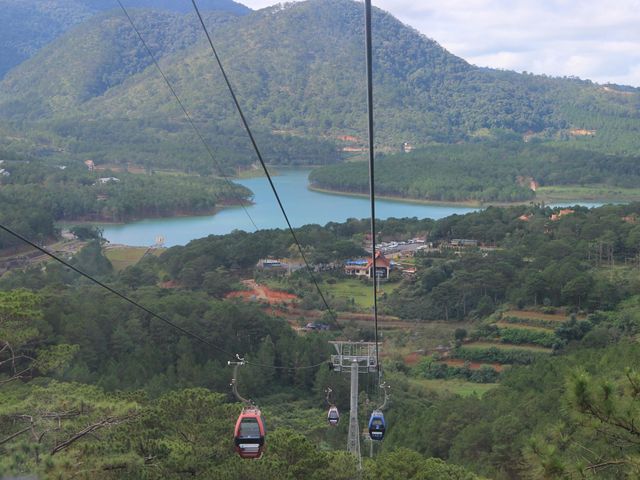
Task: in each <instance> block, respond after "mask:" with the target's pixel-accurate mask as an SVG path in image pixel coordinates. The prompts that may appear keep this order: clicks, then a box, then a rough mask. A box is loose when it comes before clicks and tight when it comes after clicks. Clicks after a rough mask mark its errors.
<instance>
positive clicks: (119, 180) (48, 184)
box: [0, 159, 251, 249]
mask: <svg viewBox="0 0 640 480" xmlns="http://www.w3.org/2000/svg"><path fill="white" fill-rule="evenodd" d="M2 168H3V169H4V170H5V171H6V172H9V173H10V175H8V176H3V177H0V178H1V179H0V222H2V223H3V224H5V225H7V226H10V227H11V228H14V229H15V230H16V231H19V232H21V233H22V234H23V235H26V236H27V237H29V238H32V239H34V240H36V241H38V242H43V241H45V240H47V239H52V238H54V237H55V226H54V222H58V221H62V222H73V221H107V222H114V221H115V222H122V221H127V220H133V219H136V218H147V217H162V216H171V215H178V214H185V213H190V214H197V213H210V212H212V211H213V209H214V208H215V207H216V206H220V205H238V204H240V203H243V202H247V201H249V200H250V196H251V192H250V191H249V190H248V189H246V188H244V187H242V186H240V185H236V184H233V183H230V182H228V181H226V180H223V179H220V178H212V177H198V176H186V175H162V174H153V175H142V174H137V175H136V174H131V173H124V172H112V171H109V170H107V171H100V172H97V171H92V172H90V171H88V170H87V168H86V166H84V165H83V166H82V167H79V166H69V167H65V166H49V165H47V164H43V163H42V162H39V161H37V160H32V161H29V160H24V159H23V160H13V161H11V160H5V161H3V163H2ZM18 245H19V242H18V241H16V239H14V238H12V237H10V236H8V235H6V234H4V233H3V234H0V249H2V248H6V247H11V246H18Z"/></svg>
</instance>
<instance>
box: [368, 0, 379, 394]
mask: <svg viewBox="0 0 640 480" xmlns="http://www.w3.org/2000/svg"><path fill="white" fill-rule="evenodd" d="M364 22H365V49H366V56H367V127H368V128H367V130H368V133H369V200H370V203H371V258H372V265H371V268H372V269H373V274H372V277H373V326H374V341H375V343H376V368H377V371H378V385H380V358H379V355H378V287H377V283H378V282H377V279H378V271H377V269H376V187H375V182H374V180H375V175H374V173H375V172H374V159H375V155H374V137H373V133H374V131H373V53H372V52H373V48H372V40H371V37H372V35H371V30H372V29H371V0H365V2H364Z"/></svg>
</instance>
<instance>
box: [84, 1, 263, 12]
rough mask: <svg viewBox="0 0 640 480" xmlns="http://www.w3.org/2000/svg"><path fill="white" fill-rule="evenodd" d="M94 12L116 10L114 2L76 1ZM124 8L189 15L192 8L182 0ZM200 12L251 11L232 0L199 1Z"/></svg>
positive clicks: (132, 3) (139, 3) (128, 3)
mask: <svg viewBox="0 0 640 480" xmlns="http://www.w3.org/2000/svg"><path fill="white" fill-rule="evenodd" d="M77 1H78V2H79V3H81V4H83V5H86V6H87V7H88V8H91V9H93V10H95V11H100V12H104V11H107V10H112V9H114V8H118V4H117V3H116V1H115V0H77ZM122 3H123V4H124V6H125V7H126V8H153V9H156V10H167V11H169V12H178V13H191V12H193V6H192V5H191V2H189V1H184V0H123V2H122ZM197 5H198V8H199V9H200V10H204V11H207V10H219V11H224V12H231V13H235V14H237V15H245V14H247V13H249V12H250V11H251V9H250V8H248V7H246V6H244V5H242V4H240V3H237V2H234V1H233V0H199V1H198V2H197Z"/></svg>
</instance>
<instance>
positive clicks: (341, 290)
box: [321, 278, 400, 309]
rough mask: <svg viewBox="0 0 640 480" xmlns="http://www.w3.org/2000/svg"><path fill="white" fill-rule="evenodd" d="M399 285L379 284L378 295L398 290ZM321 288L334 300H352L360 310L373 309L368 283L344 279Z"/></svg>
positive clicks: (323, 285) (324, 284)
mask: <svg viewBox="0 0 640 480" xmlns="http://www.w3.org/2000/svg"><path fill="white" fill-rule="evenodd" d="M399 285H400V283H381V284H380V288H379V290H378V293H379V294H380V295H382V294H383V293H387V294H388V293H391V292H393V291H394V290H395V289H396V288H398V286H399ZM321 288H322V290H323V291H325V292H327V293H329V294H331V295H333V296H334V297H336V298H343V299H345V300H349V299H351V298H353V300H354V301H355V304H356V306H358V307H359V308H361V309H370V308H371V307H373V297H372V294H371V290H372V289H371V284H370V283H363V282H361V281H360V280H359V279H355V278H345V279H343V280H338V281H337V282H336V283H334V284H330V283H323V284H322V287H321Z"/></svg>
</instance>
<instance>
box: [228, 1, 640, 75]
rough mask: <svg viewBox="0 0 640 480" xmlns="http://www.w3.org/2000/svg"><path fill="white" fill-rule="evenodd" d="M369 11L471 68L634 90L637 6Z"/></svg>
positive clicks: (488, 4) (444, 6) (417, 6)
mask: <svg viewBox="0 0 640 480" xmlns="http://www.w3.org/2000/svg"><path fill="white" fill-rule="evenodd" d="M238 1H239V2H240V3H244V4H245V5H247V6H248V7H250V8H253V9H258V8H263V7H266V6H269V5H273V4H275V3H277V2H274V1H272V0H244V1H243V0H238ZM372 3H373V5H374V6H375V7H378V8H381V9H383V10H386V11H388V12H390V13H391V14H393V15H394V16H395V17H397V18H399V19H400V20H401V21H403V22H404V23H406V24H408V25H411V26H412V27H414V28H415V29H417V30H418V31H420V32H422V33H423V34H425V35H426V36H427V37H429V38H431V39H433V40H435V41H436V42H438V43H439V44H440V45H442V46H443V47H444V48H446V49H447V50H448V51H449V52H451V53H453V54H455V55H457V56H459V57H461V58H463V59H465V60H466V61H468V62H469V63H471V64H474V65H478V66H481V67H492V68H501V69H506V70H515V71H517V72H523V71H526V72H530V73H536V74H546V75H552V76H576V77H580V78H583V79H589V80H593V81H594V82H598V83H609V82H611V83H618V84H621V85H632V86H635V87H640V0H611V1H603V0H581V1H576V0H536V1H534V0H438V1H436V0H373V2H372Z"/></svg>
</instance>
